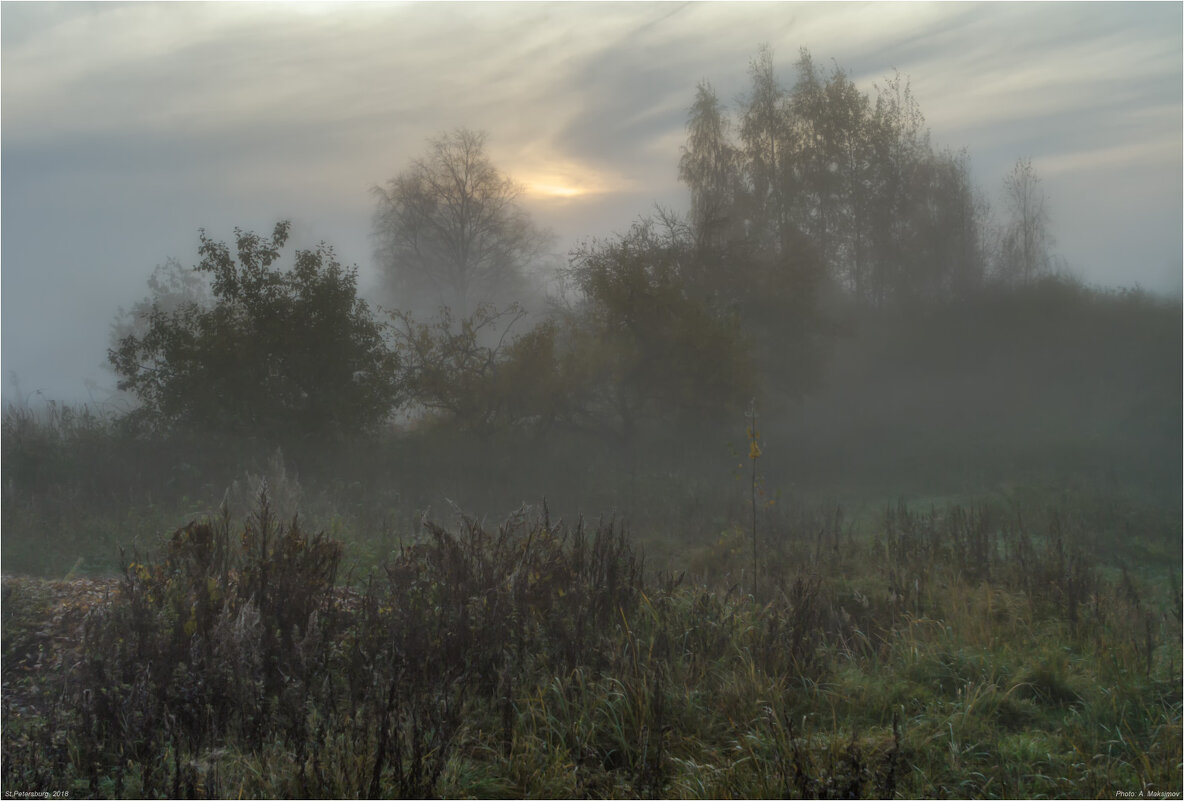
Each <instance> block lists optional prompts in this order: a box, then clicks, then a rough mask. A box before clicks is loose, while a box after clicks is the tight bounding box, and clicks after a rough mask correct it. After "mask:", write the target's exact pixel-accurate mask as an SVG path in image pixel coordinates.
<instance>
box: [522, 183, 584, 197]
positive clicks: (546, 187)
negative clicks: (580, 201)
mask: <svg viewBox="0 0 1184 801" xmlns="http://www.w3.org/2000/svg"><path fill="white" fill-rule="evenodd" d="M526 191H527V193H529V194H531V195H536V196H539V197H561V198H571V197H579V196H580V195H583V194H587V190H586V189H581V188H579V187H576V186H564V185H562V184H558V183H543V182H537V181H532V182H531V183H528V184H527V185H526Z"/></svg>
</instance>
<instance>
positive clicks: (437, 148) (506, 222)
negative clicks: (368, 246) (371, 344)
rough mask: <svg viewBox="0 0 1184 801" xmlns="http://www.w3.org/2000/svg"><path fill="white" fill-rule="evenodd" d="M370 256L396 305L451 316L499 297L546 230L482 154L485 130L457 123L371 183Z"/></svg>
mask: <svg viewBox="0 0 1184 801" xmlns="http://www.w3.org/2000/svg"><path fill="white" fill-rule="evenodd" d="M374 191H375V195H376V196H377V198H378V209H377V211H376V212H375V215H374V234H375V238H376V240H377V241H376V255H377V258H378V261H379V264H380V265H381V268H382V270H383V272H384V274H385V277H386V279H387V282H388V289H389V291H390V294H391V298H392V299H393V300H394V301H395V303H396V304H397V305H399V306H402V307H420V308H424V307H432V308H434V307H438V306H447V307H450V308H451V309H452V310H453V312H454V313H455V314H456V315H457V316H458V317H464V316H467V315H468V314H470V313H472V312H473V311H474V310H475V309H476V308H477V307H478V306H479V305H480V304H481V303H484V302H493V303H502V302H505V301H507V300H510V299H512V298H513V297H515V296H516V295H517V294H518V291H519V290H520V289H521V287H522V283H523V280H524V278H523V276H524V269H525V268H526V267H527V265H529V264H530V262H532V261H533V260H534V259H536V258H537V257H538V256H539V255H541V253H542V252H543V250H544V248H545V245H546V243H547V241H548V235H547V234H546V233H544V232H543V231H541V230H539V229H538V228H537V227H535V225H534V224H533V223H532V222H531V220H530V217H529V215H528V214H527V213H526V211H525V210H524V209H523V208H522V206H521V204H520V203H519V197H520V195H521V191H522V190H521V187H520V186H519V185H518V184H516V183H515V182H514V181H513V180H511V179H510V178H509V177H508V176H506V175H503V174H502V173H501V172H500V171H498V169H497V168H496V167H494V166H493V163H492V162H491V161H490V160H489V157H488V156H487V155H486V154H485V134H484V133H483V132H476V131H470V130H468V129H465V128H460V129H457V130H455V131H452V132H450V133H445V134H442V135H440V136H438V137H436V138H435V139H432V140H430V146H429V149H428V153H427V155H425V156H423V157H421V158H417V159H415V160H414V161H412V162H411V166H410V167H409V168H408V169H407V170H405V171H404V172H403V173H401V174H400V175H399V176H398V177H396V178H394V179H392V180H391V181H390V182H389V183H388V184H387V186H386V188H385V189H384V188H381V187H376V188H375V190H374Z"/></svg>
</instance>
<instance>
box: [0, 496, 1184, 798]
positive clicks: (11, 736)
mask: <svg viewBox="0 0 1184 801" xmlns="http://www.w3.org/2000/svg"><path fill="white" fill-rule="evenodd" d="M1088 512H1089V510H1088V509H1087V508H1085V507H1079V508H1077V509H1073V510H1060V511H1058V513H1057V514H1056V515H1053V514H1047V515H1040V514H1036V513H1035V512H1034V513H1033V514H1031V515H1026V516H1023V515H1022V516H1021V517H1023V518H1024V519H1026V520H1036V519H1041V520H1042V522H1043V523H1044V524H1045V525H1048V526H1050V527H1051V528H1050V529H1049V530H1045V531H1040V530H1028V529H1027V528H1025V527H1024V526H1026V525H1027V524H1023V526H1022V525H1021V524H1020V523H1019V522H1018V520H1014V519H1008V518H1006V517H1001V516H992V515H993V513H991V512H988V511H985V507H983V508H982V510H980V511H974V510H963V509H962V508H961V507H957V508H955V507H950V508H945V509H941V508H937V509H932V510H930V509H925V510H917V511H914V510H912V509H909V508H907V507H891V508H889V509H887V510H885V511H884V512H882V513H881V515H880V516H879V518H878V520H879V522H877V523H867V524H864V523H860V524H859V525H856V524H853V523H851V522H848V521H846V520H845V518H844V517H843V516H841V515H836V514H835V512H834V510H833V509H828V510H825V511H819V512H809V511H807V510H803V509H798V510H787V511H786V512H785V513H784V516H783V520H785V521H789V520H793V521H796V522H797V525H799V526H806V525H807V523H810V525H809V526H807V527H805V528H802V529H794V530H776V529H770V530H768V531H767V532H766V533H767V535H768V536H767V542H768V546H767V550H765V551H764V552H763V553H762V556H763V560H764V564H763V565H762V570H763V571H764V573H763V575H764V576H765V579H764V581H765V582H766V584H765V585H764V586H763V588H762V590H761V597H762V603H756V602H754V601H753V598H752V596H751V595H750V594H749V590H750V587H747V586H745V585H744V584H743V581H744V577H745V575H746V574H744V573H743V571H744V568H745V566H746V565H747V564H748V560H749V559H750V557H751V554H750V552H748V551H747V550H745V549H744V548H733V547H732V544H733V543H732V542H731V539H730V537H731V535H727V534H725V536H724V537H723V538H722V541H720V542H708V543H704V544H702V545H700V546H697V548H693V549H691V551H690V552H685V553H684V554H683V558H684V561H685V565H686V566H687V567H688V568H691V567H693V566H695V565H700V566H703V565H710V566H711V569H710V570H705V569H700V570H699V572H698V573H696V572H694V571H693V570H688V571H687V572H686V573H681V571H680V574H681V578H679V577H678V575H679V574H672V573H669V572H666V571H665V570H663V571H661V574H660V575H659V571H655V570H654V569H648V570H647V569H645V568H643V566H642V560H641V558H640V556H639V554H638V552H637V551H636V550H635V549H636V547H637V546H636V544H635V543H634V541H633V540H632V539H631V538H629V537H627V536H626V535H624V534H622V533H621V532H620V531H618V530H616V529H615V528H610V527H608V526H607V525H602V526H601V527H599V528H595V527H590V528H584V527H582V526H579V527H568V526H564V525H561V524H559V523H556V522H552V521H550V520H549V518H548V517H547V516H546V515H544V514H543V512H542V510H539V511H538V512H537V513H535V514H527V513H524V514H522V515H519V516H518V517H516V518H514V519H512V520H510V521H508V522H507V523H506V524H504V525H503V526H502V527H500V528H499V529H497V530H489V529H486V528H484V527H482V526H481V525H479V524H477V523H476V522H475V521H471V520H470V521H468V522H463V521H462V522H461V523H460V524H459V527H458V528H456V529H454V530H446V529H443V528H440V527H437V526H434V525H431V526H429V527H428V528H427V529H425V530H424V531H423V533H422V535H421V536H420V537H419V538H417V540H416V541H415V542H414V543H405V545H404V547H403V548H402V549H401V550H399V551H397V552H396V553H395V555H394V556H393V557H392V558H391V559H390V560H389V561H388V562H387V563H386V565H385V567H384V569H383V570H381V571H379V572H378V573H376V574H374V575H373V576H372V578H371V579H369V580H368V581H366V582H361V581H359V580H358V579H359V577H357V576H354V577H353V583H354V585H355V587H357V589H355V590H348V591H347V590H343V589H335V587H339V586H340V582H339V575H338V574H339V572H340V565H341V564H343V563H344V561H348V559H349V556H348V551H349V547H348V546H346V547H345V549H344V551H343V550H342V549H341V546H339V545H337V544H335V543H334V542H333V541H332V540H330V539H326V538H316V537H309V536H307V535H305V534H304V533H302V530H301V529H299V528H292V527H288V526H280V525H279V523H278V522H277V520H276V518H275V517H274V515H273V514H272V513H271V512H270V511H269V510H268V509H267V507H266V506H264V507H262V508H261V509H259V510H257V512H256V513H255V515H254V516H253V517H251V518H249V519H248V520H246V521H244V522H243V523H242V524H234V523H233V522H232V521H229V520H223V521H215V522H214V523H212V524H211V525H209V526H205V527H200V526H199V527H197V528H194V527H190V528H188V529H186V530H185V531H184V532H181V533H178V534H177V535H176V536H174V537H173V538H171V539H170V540H169V541H168V543H167V545H166V546H165V547H164V549H163V551H161V552H158V553H157V554H156V556H155V557H152V558H144V557H140V558H139V560H138V561H137V562H136V563H135V564H134V565H131V566H129V567H128V568H127V570H126V572H125V575H124V577H123V578H122V579H121V581H120V583H119V591H118V592H116V593H115V594H114V595H112V596H111V599H110V601H109V602H108V603H107V604H102V603H100V604H98V605H97V607H96V608H95V609H94V610H93V611H92V612H91V613H89V614H88V615H86V616H85V617H83V618H79V617H78V616H77V615H75V616H74V617H69V618H68V620H69V622H70V625H73V626H75V627H78V626H80V628H76V629H75V630H76V631H79V632H81V638H80V639H79V640H78V641H77V642H76V643H75V646H74V648H75V649H76V650H73V651H71V653H72V654H75V655H76V658H67V659H62V660H61V661H59V662H53V663H51V664H48V665H47V664H45V663H43V662H41V663H39V661H38V660H39V658H40V657H39V655H41V654H43V653H44V652H45V637H47V636H48V635H47V633H46V632H47V631H51V630H52V629H53V627H54V625H55V620H56V621H57V624H60V622H61V620H62V619H63V618H61V615H60V613H59V612H55V610H56V609H59V608H60V607H59V606H57V605H55V604H57V603H58V601H55V597H57V596H54V595H53V592H61V591H62V590H61V588H62V587H63V586H64V585H51V584H46V583H44V582H41V583H39V582H37V581H34V580H29V579H24V580H20V581H15V580H10V581H8V582H6V584H5V597H4V614H5V620H4V630H3V636H4V657H5V658H4V674H5V675H4V681H5V689H6V692H5V696H4V712H3V714H4V717H3V725H4V729H3V732H4V734H3V748H4V762H3V765H4V767H3V784H4V789H5V790H14V791H15V790H35V789H45V788H60V789H68V790H70V791H71V793H72V794H73V795H76V796H104V797H115V796H131V797H137V796H151V797H158V796H174V795H180V796H187V797H188V796H193V797H198V796H206V795H209V796H218V797H227V796H237V795H248V796H256V797H273V796H274V797H279V796H289V795H304V796H322V795H330V796H341V797H362V796H368V795H371V794H378V795H382V796H399V797H408V796H417V797H422V796H431V795H440V796H465V797H490V798H498V797H505V798H510V797H515V798H517V797H643V796H645V797H688V798H693V797H772V796H782V795H791V796H809V797H856V796H878V797H883V796H895V797H954V796H956V797H1017V796H1018V797H1095V796H1099V797H1100V796H1106V797H1112V796H1113V795H1114V794H1115V793H1116V792H1118V791H1124V792H1132V791H1133V792H1137V791H1140V790H1142V789H1143V788H1155V789H1157V790H1161V791H1169V792H1171V791H1175V792H1178V791H1179V790H1180V788H1181V769H1182V758H1181V748H1180V743H1181V727H1180V722H1181V692H1180V686H1181V674H1180V659H1179V645H1180V642H1181V633H1180V618H1179V615H1178V613H1177V612H1176V611H1175V610H1177V609H1178V605H1174V604H1175V603H1176V602H1177V600H1178V599H1174V595H1173V594H1174V593H1178V590H1175V589H1174V588H1173V585H1172V584H1171V582H1170V581H1165V580H1162V579H1157V578H1156V577H1157V576H1159V575H1162V574H1163V571H1162V570H1159V571H1156V570H1150V571H1147V573H1146V576H1147V577H1144V574H1143V573H1141V572H1140V571H1138V570H1135V569H1132V570H1130V571H1128V572H1127V573H1126V574H1125V577H1123V575H1121V574H1120V575H1119V576H1118V577H1116V578H1114V577H1110V576H1109V575H1108V574H1107V573H1106V572H1105V571H1101V570H1098V569H1096V568H1097V565H1096V563H1095V561H1094V560H1095V558H1096V552H1101V553H1108V552H1109V550H1108V549H1109V548H1110V547H1111V543H1110V541H1109V539H1108V538H1109V537H1110V536H1112V534H1111V533H1109V532H1107V531H1106V529H1105V527H1104V526H1103V527H1102V528H1098V529H1094V528H1092V526H1093V521H1092V520H1091V518H1090V517H1089V515H1088ZM1065 520H1069V521H1072V522H1069V523H1066V522H1059V523H1053V522H1051V521H1065ZM1101 522H1104V521H1101ZM1058 525H1059V526H1060V528H1059V529H1058V528H1057V527H1056V526H1058ZM235 528H238V529H240V530H241V533H238V532H235V531H234V530H233V529H235ZM976 531H977V532H980V534H975V532H976ZM1085 531H1095V532H1100V533H1097V535H1096V536H1085V535H1084V534H1082V532H1085ZM975 536H982V537H989V539H985V540H983V542H990V543H992V547H991V548H990V549H989V550H988V551H986V552H983V551H981V550H980V551H975V550H974V547H977V546H974V542H975V540H974V537H975ZM1144 536H1146V537H1147V538H1148V540H1149V541H1148V542H1146V543H1144V544H1145V545H1146V546H1147V548H1148V549H1150V552H1154V549H1155V548H1158V547H1161V546H1160V545H1159V544H1157V543H1155V542H1154V541H1151V538H1152V537H1154V536H1158V535H1157V534H1155V533H1154V532H1148V533H1147V534H1146V535H1144ZM968 538H969V539H968ZM1091 547H1096V551H1095V550H1091ZM983 553H986V554H987V556H986V564H985V565H984V564H980V563H979V562H977V561H974V560H981V559H982V554H983ZM1133 553H1135V554H1138V553H1139V552H1138V551H1134V552H1133ZM1131 558H1132V564H1133V562H1134V561H1135V560H1136V559H1137V558H1138V557H1137V556H1132V557H1131ZM670 559H673V556H671V557H670ZM676 566H677V565H673V564H670V565H663V568H666V567H676ZM341 578H343V577H341ZM1177 580H1178V577H1177ZM1175 586H1179V585H1178V583H1177V584H1176V585H1175ZM53 588H57V589H53ZM51 590H52V591H51ZM55 616H56V617H55ZM80 621H81V622H80ZM147 665H150V666H151V667H150V668H146V667H145V666H147Z"/></svg>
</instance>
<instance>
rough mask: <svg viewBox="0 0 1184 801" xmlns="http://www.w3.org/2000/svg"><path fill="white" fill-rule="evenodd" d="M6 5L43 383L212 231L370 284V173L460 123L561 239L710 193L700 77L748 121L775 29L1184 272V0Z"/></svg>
mask: <svg viewBox="0 0 1184 801" xmlns="http://www.w3.org/2000/svg"><path fill="white" fill-rule="evenodd" d="M0 17H2V23H3V24H2V26H0V36H2V41H0V90H2V91H0V95H2V102H3V128H2V130H0V142H2V146H3V149H2V158H3V164H2V166H3V182H4V189H5V190H6V191H5V192H4V194H3V218H4V219H3V224H4V225H3V228H4V234H5V236H4V238H3V240H2V248H3V284H4V285H3V289H4V290H5V291H4V294H3V298H4V300H3V304H4V305H3V333H4V337H3V343H4V344H3V358H4V361H5V366H6V369H7V368H8V367H9V365H10V364H11V365H13V366H16V367H17V368H18V369H19V371H21V372H26V373H28V374H29V378H28V380H27V381H26V386H31V385H32V384H33V383H34V381H35V380H37V381H39V380H40V379H34V377H33V375H34V373H37V374H39V375H41V376H51V375H56V374H63V375H64V374H73V375H81V374H85V373H86V372H87V371H92V372H93V371H94V370H95V369H97V368H96V365H98V364H101V362H102V359H103V350H102V346H103V342H104V340H103V337H104V334H103V332H104V331H105V326H106V323H107V322H108V321H109V320H110V317H111V315H112V314H113V312H114V309H115V306H117V305H118V304H119V303H123V304H125V305H126V304H127V303H130V302H133V301H134V300H136V299H137V298H138V297H139V296H140V295H142V294H143V286H144V283H143V282H144V279H145V278H146V277H147V275H148V273H149V272H150V271H151V269H152V267H153V265H155V264H158V263H160V262H162V261H163V260H164V259H165V258H167V257H168V256H177V257H179V258H181V259H182V260H183V261H191V260H192V259H193V257H194V250H195V242H196V229H197V228H198V227H199V226H202V225H205V226H208V227H209V228H210V229H211V234H212V235H214V236H217V237H219V238H228V237H229V236H230V235H231V234H230V229H231V228H232V227H233V226H234V225H241V226H244V227H248V228H256V229H263V230H266V229H267V228H268V227H269V226H270V225H271V224H272V223H274V221H275V219H277V218H278V217H280V216H291V217H293V218H295V219H296V220H297V223H298V225H297V230H296V236H297V237H298V238H301V237H303V238H312V239H314V240H315V239H319V238H324V239H327V240H329V241H331V242H333V243H334V244H336V245H337V247H338V251H339V253H340V254H341V255H342V258H343V260H345V261H347V262H352V261H356V262H358V263H359V264H360V265H361V266H362V268H363V274H364V275H365V273H366V271H367V269H368V268H369V256H370V252H369V251H370V242H369V238H368V235H367V234H368V229H369V223H370V214H371V212H372V203H373V200H372V197H371V195H370V194H369V190H370V188H371V187H372V186H373V185H375V184H381V183H384V182H385V181H386V180H387V179H389V178H391V177H393V176H394V175H396V174H397V173H398V172H399V171H401V170H402V169H404V168H405V167H406V166H407V164H408V162H409V160H410V159H411V158H413V157H414V156H416V155H419V154H420V153H422V152H423V149H424V147H425V144H426V140H427V139H428V138H429V137H431V136H433V135H435V134H437V133H438V132H440V131H441V130H444V129H448V128H452V127H456V126H461V125H465V126H468V127H472V128H477V129H485V130H487V131H488V132H489V139H488V149H489V153H490V155H491V157H492V158H493V159H494V161H495V163H496V164H498V165H499V166H500V167H502V168H503V169H504V170H505V171H506V172H508V173H509V174H511V175H513V176H514V177H516V178H517V179H518V180H519V181H521V182H523V183H524V184H527V186H528V195H527V196H526V201H527V203H528V206H529V208H530V209H531V211H532V213H534V214H535V215H536V217H537V219H538V221H539V222H540V223H542V224H544V225H548V226H552V227H554V228H555V229H556V231H557V232H558V233H559V234H560V237H561V242H560V243H559V247H560V249H561V250H562V249H566V248H567V247H568V246H570V244H571V243H572V242H573V241H575V240H577V239H579V238H582V237H585V236H595V235H603V234H607V233H609V232H612V231H622V230H624V229H625V228H626V227H627V226H628V224H629V222H630V221H631V220H632V219H634V218H635V217H636V216H637V215H638V214H641V213H645V212H647V211H649V210H650V209H652V207H653V204H654V203H655V202H660V203H663V204H667V205H677V204H679V203H685V192H684V190H683V187H681V186H680V185H679V183H678V180H677V164H678V156H679V147H680V145H681V144H682V141H683V137H684V126H685V122H686V110H687V107H688V106H689V104H690V102H691V101H692V99H693V97H694V91H695V85H696V84H697V83H698V82H699V81H700V80H702V79H708V80H710V81H711V82H712V84H713V85H714V86H715V88H716V89H717V91H718V93H719V96H720V98H721V99H722V100H723V101H724V103H725V104H727V105H729V106H731V108H732V109H733V110H735V108H736V102H735V101H736V100H737V98H739V97H742V96H743V95H744V94H745V92H746V91H747V87H748V81H749V77H748V72H747V67H748V64H749V62H750V59H751V58H752V56H753V55H754V53H755V52H756V48H757V46H758V45H760V44H761V43H764V42H767V43H768V44H770V46H771V47H772V48H773V50H774V52H775V57H776V61H777V66H778V70H779V74H780V76H781V78H782V80H783V83H785V84H791V83H792V82H793V80H794V77H795V76H794V70H793V64H794V62H795V61H796V60H797V58H798V51H799V48H800V47H803V46H805V47H808V48H809V49H810V50H811V51H812V53H813V55H814V57H815V60H816V63H817V64H818V65H819V66H824V67H829V65H830V63H831V61H832V59H833V60H834V61H835V62H837V63H838V64H839V65H840V66H842V67H843V68H844V69H846V70H847V72H848V74H849V75H851V76H852V78H853V79H854V80H855V81H856V82H857V84H858V85H859V86H860V87H861V88H862V89H864V90H868V91H871V90H872V86H873V84H874V83H876V82H880V81H883V79H884V78H885V77H887V76H889V75H891V74H892V73H893V70H894V69H899V70H900V71H901V73H902V74H903V75H906V76H909V77H910V78H911V83H912V88H913V92H914V94H915V96H916V98H917V100H918V101H919V103H920V105H921V108H922V110H923V111H924V112H925V114H926V116H927V119H928V122H929V124H930V126H931V127H932V129H933V138H934V142H935V143H937V144H939V145H948V146H952V147H955V148H957V147H961V146H963V145H965V146H967V147H968V148H969V150H970V153H971V156H972V164H973V165H974V169H975V170H976V175H977V177H978V178H979V180H980V181H981V182H982V184H983V186H984V188H985V189H986V190H987V191H988V192H994V191H995V190H996V188H997V186H998V183H999V181H1000V179H1001V178H1002V176H1003V175H1004V174H1005V173H1006V172H1007V170H1008V169H1010V166H1011V164H1013V163H1014V162H1015V159H1016V158H1017V157H1020V156H1032V157H1033V158H1034V159H1035V163H1036V166H1037V168H1038V170H1040V171H1041V174H1042V175H1043V176H1044V178H1045V183H1046V188H1047V190H1048V192H1049V195H1050V201H1051V202H1052V203H1053V208H1054V217H1055V224H1056V226H1057V232H1056V233H1057V236H1058V239H1059V240H1060V242H1061V246H1062V247H1063V248H1064V250H1065V252H1066V254H1067V255H1070V257H1071V259H1072V260H1073V261H1074V262H1077V263H1079V264H1078V266H1079V267H1080V269H1081V270H1082V271H1083V272H1084V273H1086V274H1088V275H1089V276H1091V277H1093V278H1096V280H1105V278H1106V276H1112V277H1113V280H1123V281H1128V279H1129V273H1128V271H1127V270H1126V269H1125V267H1126V266H1127V265H1123V267H1124V269H1122V270H1119V269H1118V268H1117V267H1115V266H1113V265H1114V264H1115V263H1116V262H1117V260H1119V259H1120V254H1122V253H1124V252H1127V253H1136V252H1137V253H1139V254H1142V255H1140V256H1139V259H1141V260H1143V261H1146V262H1148V263H1151V262H1155V263H1158V264H1159V265H1160V266H1157V267H1155V268H1154V270H1157V271H1159V272H1155V273H1154V275H1153V273H1152V272H1148V275H1149V276H1152V278H1153V280H1157V281H1162V280H1163V279H1162V275H1163V271H1162V263H1163V260H1164V259H1165V258H1166V257H1165V256H1164V255H1163V254H1170V253H1173V252H1174V253H1175V254H1176V256H1177V263H1178V255H1179V249H1180V232H1179V214H1178V213H1177V209H1178V208H1179V206H1180V177H1181V175H1180V173H1181V150H1182V147H1184V141H1182V140H1184V134H1182V132H1181V129H1182V126H1181V116H1182V112H1181V96H1182V94H1184V86H1182V75H1181V70H1180V52H1181V49H1182V35H1181V28H1182V23H1184V12H1182V7H1181V6H1180V5H1179V4H1138V3H1135V4H1108V3H1098V4H1024V3H986V4H977V3H925V4H919V3H870V4H847V3H839V4H830V3H805V4H797V3H725V2H700V3H689V4H676V3H603V4H587V3H514V4H506V3H462V4H439V3H409V4H388V3H331V4H289V3H129V4H119V3H75V4H49V3H4V4H2V5H0ZM573 192H578V193H577V194H573ZM1165 209H1166V211H1165ZM1173 215H1175V218H1174V219H1173ZM1106 220H1115V221H1121V223H1122V224H1121V225H1115V226H1112V227H1107V226H1106V225H1105V221H1106ZM1107 228H1108V230H1107ZM1103 232H1104V234H1105V237H1106V241H1105V242H1102V241H1101V239H1102V237H1103ZM1149 243H1150V244H1149ZM1148 269H1149V270H1150V269H1151V268H1148ZM1145 283H1146V282H1145ZM62 287H67V288H68V291H67V292H65V293H63V292H62ZM63 321H69V322H70V323H71V324H72V326H67V325H66V323H64V322H63ZM65 342H75V343H78V342H83V343H86V344H85V345H84V346H78V345H76V346H75V347H73V348H71V347H69V346H67V345H65V344H62V343H65ZM38 343H46V345H45V348H44V349H41V348H40V347H39V345H38ZM51 343H56V344H52V347H51ZM88 348H89V350H88ZM37 371H40V372H37ZM55 380H57V379H55ZM47 381H48V379H47ZM47 385H48V384H47Z"/></svg>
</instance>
